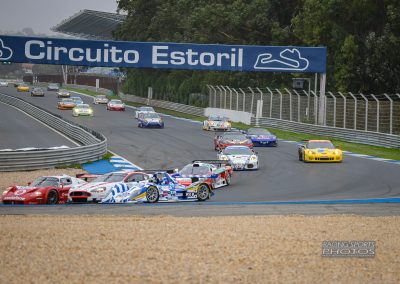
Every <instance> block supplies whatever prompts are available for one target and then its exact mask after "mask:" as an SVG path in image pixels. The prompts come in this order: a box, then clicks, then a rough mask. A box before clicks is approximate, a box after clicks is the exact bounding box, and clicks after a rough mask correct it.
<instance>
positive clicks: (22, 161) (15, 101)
mask: <svg viewBox="0 0 400 284" xmlns="http://www.w3.org/2000/svg"><path fill="white" fill-rule="evenodd" d="M0 102H3V103H5V104H8V105H11V106H14V107H16V108H18V109H20V110H22V111H23V112H25V113H27V114H29V115H31V116H32V117H34V118H36V119H38V120H40V121H42V122H44V123H45V124H47V125H48V126H50V127H51V128H53V129H55V130H57V131H58V132H60V133H62V134H64V135H65V136H67V137H69V138H71V139H73V140H74V141H76V142H77V143H79V144H81V145H82V146H79V147H75V148H67V149H51V150H37V151H25V152H20V151H18V152H17V151H10V152H0V172H1V171H3V172H5V171H18V170H34V169H43V168H51V167H55V166H63V165H71V164H78V163H85V162H89V161H96V160H99V159H101V158H102V156H103V155H104V154H106V153H107V139H106V138H105V137H104V136H103V135H102V134H100V133H98V132H96V131H94V130H91V129H89V128H86V127H84V126H81V125H78V124H75V123H73V122H71V121H68V120H66V119H64V118H63V117H61V116H59V115H57V114H53V113H50V112H48V111H47V110H44V109H42V108H40V107H38V106H34V105H32V104H30V103H28V102H26V101H24V100H22V99H20V98H15V97H12V96H8V95H4V94H0Z"/></svg>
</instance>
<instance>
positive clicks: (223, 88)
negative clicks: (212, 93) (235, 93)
mask: <svg viewBox="0 0 400 284" xmlns="http://www.w3.org/2000/svg"><path fill="white" fill-rule="evenodd" d="M221 89H222V90H224V109H226V89H225V87H224V86H221Z"/></svg>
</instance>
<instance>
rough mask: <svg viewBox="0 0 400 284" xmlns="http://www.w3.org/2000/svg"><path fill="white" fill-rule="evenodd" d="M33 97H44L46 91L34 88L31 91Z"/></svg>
mask: <svg viewBox="0 0 400 284" xmlns="http://www.w3.org/2000/svg"><path fill="white" fill-rule="evenodd" d="M31 97H44V90H43V89H42V88H38V87H35V88H33V89H32V91H31Z"/></svg>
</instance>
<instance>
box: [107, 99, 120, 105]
mask: <svg viewBox="0 0 400 284" xmlns="http://www.w3.org/2000/svg"><path fill="white" fill-rule="evenodd" d="M110 103H112V104H118V105H121V104H122V102H121V101H120V100H111V102H110Z"/></svg>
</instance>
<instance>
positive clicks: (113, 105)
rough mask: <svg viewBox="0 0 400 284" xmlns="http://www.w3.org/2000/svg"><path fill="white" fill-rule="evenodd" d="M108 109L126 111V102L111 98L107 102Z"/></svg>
mask: <svg viewBox="0 0 400 284" xmlns="http://www.w3.org/2000/svg"><path fill="white" fill-rule="evenodd" d="M107 110H120V111H125V104H124V103H123V102H122V101H121V100H111V101H109V102H108V103H107Z"/></svg>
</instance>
